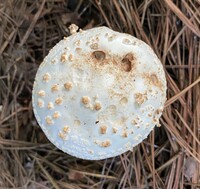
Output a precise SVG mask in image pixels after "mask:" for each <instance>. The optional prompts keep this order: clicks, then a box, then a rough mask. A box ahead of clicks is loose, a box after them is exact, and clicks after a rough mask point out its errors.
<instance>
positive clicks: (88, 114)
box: [32, 27, 166, 160]
mask: <svg viewBox="0 0 200 189" xmlns="http://www.w3.org/2000/svg"><path fill="white" fill-rule="evenodd" d="M32 100H33V110H34V114H35V117H36V119H37V121H38V123H39V125H40V126H41V128H42V130H43V131H44V133H45V134H46V136H47V137H48V139H49V140H50V141H51V142H52V143H53V144H54V145H55V146H56V147H58V148H59V149H61V150H62V151H64V152H66V153H68V154H71V155H73V156H76V157H78V158H82V159H88V160H99V159H105V158H109V157H114V156H117V155H120V154H122V153H124V152H126V151H128V150H131V149H132V148H133V147H134V146H136V145H137V144H138V143H140V142H141V141H142V140H144V139H145V138H146V137H147V136H148V134H149V133H150V132H151V130H152V129H153V128H154V126H155V125H159V118H160V116H161V114H162V111H163V108H164V103H165V101H166V78H165V73H164V70H163V66H162V64H161V62H160V61H159V59H158V58H157V56H156V55H155V53H154V52H153V50H152V49H151V48H150V47H149V46H148V45H147V44H146V43H144V42H143V41H141V40H139V39H137V38H135V37H133V36H131V35H128V34H124V33H119V32H116V31H113V30H111V29H109V28H107V27H98V28H93V29H89V30H86V31H80V32H78V33H74V34H73V35H71V36H70V37H67V38H64V39H63V40H61V41H60V42H59V43H58V44H57V45H56V46H55V47H53V49H52V50H50V52H49V54H48V55H47V56H46V57H45V59H44V61H43V62H42V64H41V65H40V67H39V69H38V71H37V74H36V77H35V82H34V87H33V93H32Z"/></svg>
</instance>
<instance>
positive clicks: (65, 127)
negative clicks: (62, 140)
mask: <svg viewBox="0 0 200 189" xmlns="http://www.w3.org/2000/svg"><path fill="white" fill-rule="evenodd" d="M62 131H63V132H64V133H69V131H70V129H69V126H67V125H65V126H64V127H63V129H62Z"/></svg>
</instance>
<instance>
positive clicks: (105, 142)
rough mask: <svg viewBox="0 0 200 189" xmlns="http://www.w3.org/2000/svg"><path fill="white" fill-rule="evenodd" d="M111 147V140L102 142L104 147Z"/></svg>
mask: <svg viewBox="0 0 200 189" xmlns="http://www.w3.org/2000/svg"><path fill="white" fill-rule="evenodd" d="M110 145H111V142H110V140H105V141H103V142H101V146H102V147H109V146H110Z"/></svg>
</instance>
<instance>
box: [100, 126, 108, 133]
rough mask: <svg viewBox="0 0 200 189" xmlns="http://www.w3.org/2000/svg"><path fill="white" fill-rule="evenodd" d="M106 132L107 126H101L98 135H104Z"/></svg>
mask: <svg viewBox="0 0 200 189" xmlns="http://www.w3.org/2000/svg"><path fill="white" fill-rule="evenodd" d="M106 132H107V126H106V125H103V126H101V127H100V133H101V134H106Z"/></svg>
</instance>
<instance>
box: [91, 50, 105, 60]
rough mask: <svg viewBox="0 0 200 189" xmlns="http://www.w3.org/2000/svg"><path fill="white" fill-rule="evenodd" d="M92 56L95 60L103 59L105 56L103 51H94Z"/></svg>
mask: <svg viewBox="0 0 200 189" xmlns="http://www.w3.org/2000/svg"><path fill="white" fill-rule="evenodd" d="M92 56H93V57H94V58H95V59H97V60H104V59H105V57H106V54H105V53H104V52H103V51H94V52H93V53H92Z"/></svg>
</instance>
